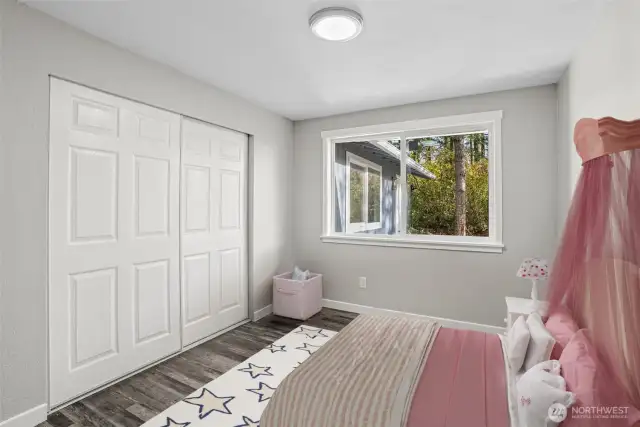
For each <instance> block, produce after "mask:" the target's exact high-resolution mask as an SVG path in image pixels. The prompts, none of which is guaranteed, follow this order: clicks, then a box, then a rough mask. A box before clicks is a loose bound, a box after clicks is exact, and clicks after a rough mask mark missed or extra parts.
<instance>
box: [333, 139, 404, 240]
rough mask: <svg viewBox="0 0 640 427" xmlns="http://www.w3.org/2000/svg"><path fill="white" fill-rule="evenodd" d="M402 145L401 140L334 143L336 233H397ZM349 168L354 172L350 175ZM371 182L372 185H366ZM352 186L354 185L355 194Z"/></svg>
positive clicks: (334, 213)
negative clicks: (366, 177)
mask: <svg viewBox="0 0 640 427" xmlns="http://www.w3.org/2000/svg"><path fill="white" fill-rule="evenodd" d="M398 147H399V140H396V141H394V140H362V141H353V142H338V143H336V144H334V148H333V149H334V158H335V163H334V177H335V180H334V195H335V196H334V205H333V207H332V211H333V216H334V231H335V232H336V233H368V234H394V233H396V230H397V229H398V226H397V221H398V219H397V213H396V212H397V209H396V206H395V200H396V192H397V191H398V190H397V187H398V185H397V183H398V178H397V177H398V176H399V175H400V150H399V148H398ZM347 169H349V170H351V171H352V172H350V173H349V175H348V176H347ZM365 173H366V174H368V175H367V176H368V181H367V180H365V175H364V174H365ZM367 182H369V184H368V185H367V186H366V188H364V186H365V185H366V183H367ZM350 187H351V188H354V191H352V192H351V193H349V188H350ZM367 195H368V196H367ZM347 201H348V203H347ZM365 202H366V203H367V204H366V205H365ZM347 204H348V205H349V210H348V212H347ZM358 206H360V208H358ZM351 224H360V225H359V226H351Z"/></svg>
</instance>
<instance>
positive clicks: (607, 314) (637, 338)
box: [548, 118, 640, 408]
mask: <svg viewBox="0 0 640 427" xmlns="http://www.w3.org/2000/svg"><path fill="white" fill-rule="evenodd" d="M575 143H576V148H577V150H578V153H579V154H580V155H581V157H582V159H583V161H584V163H583V168H582V173H581V176H580V179H579V182H578V185H577V188H576V190H575V193H574V198H573V202H572V206H571V209H570V212H569V215H568V218H567V221H566V224H565V229H564V235H563V239H562V243H561V245H560V248H559V251H558V254H557V255H556V259H555V262H554V264H553V268H552V271H551V276H550V279H549V291H548V299H549V305H550V309H549V311H550V314H551V313H553V312H555V311H557V310H561V309H562V307H563V306H564V307H566V308H567V309H568V310H569V311H570V312H571V314H572V316H573V318H574V320H575V321H576V323H577V324H578V326H579V327H580V328H586V329H588V332H589V336H590V338H591V341H592V344H593V345H594V347H595V349H596V350H597V353H598V357H599V361H598V371H599V372H598V376H597V378H596V379H597V381H598V384H597V391H598V398H599V399H600V400H599V404H601V405H622V404H624V403H626V402H628V403H630V404H631V405H632V406H635V407H636V408H640V121H635V122H622V121H618V120H614V119H611V118H605V119H600V120H593V119H583V120H581V121H580V122H578V125H577V126H576V132H575Z"/></svg>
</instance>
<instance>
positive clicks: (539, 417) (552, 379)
mask: <svg viewBox="0 0 640 427" xmlns="http://www.w3.org/2000/svg"><path fill="white" fill-rule="evenodd" d="M574 401H575V395H574V394H573V393H571V392H568V391H566V384H565V381H564V379H563V378H562V377H561V376H560V362H558V361H557V360H547V361H544V362H541V363H538V364H537V365H535V366H533V367H532V368H531V369H529V370H528V371H527V372H526V373H525V374H524V375H523V376H522V377H521V378H520V380H519V381H518V418H519V419H520V423H519V424H520V426H521V427H547V426H554V425H557V423H555V422H553V421H551V420H550V418H549V408H551V406H552V405H553V404H556V403H559V404H561V405H564V406H565V407H566V408H569V407H570V406H571V405H572V404H573V402H574Z"/></svg>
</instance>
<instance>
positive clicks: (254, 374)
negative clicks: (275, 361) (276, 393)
mask: <svg viewBox="0 0 640 427" xmlns="http://www.w3.org/2000/svg"><path fill="white" fill-rule="evenodd" d="M270 369H271V366H258V365H254V364H253V363H251V362H249V366H248V367H247V368H242V369H238V371H240V372H247V373H248V374H249V375H251V378H253V379H256V378H258V377H259V376H260V375H264V376H269V377H272V376H273V374H272V373H271V372H269V370H270Z"/></svg>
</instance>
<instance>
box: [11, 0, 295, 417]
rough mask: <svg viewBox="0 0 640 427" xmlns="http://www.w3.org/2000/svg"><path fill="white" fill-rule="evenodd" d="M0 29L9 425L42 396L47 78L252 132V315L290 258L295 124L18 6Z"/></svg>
mask: <svg viewBox="0 0 640 427" xmlns="http://www.w3.org/2000/svg"><path fill="white" fill-rule="evenodd" d="M0 22H1V26H2V33H1V37H2V46H1V52H0V53H1V56H2V58H1V60H2V63H1V66H2V68H1V72H2V82H1V84H0V91H1V92H0V105H1V107H2V111H1V114H0V117H1V119H0V120H2V122H1V123H0V138H1V140H0V142H1V143H0V147H2V151H0V158H1V160H2V164H1V165H0V167H1V169H2V174H1V175H0V177H1V179H0V196H1V198H0V200H2V202H1V203H2V205H1V209H0V215H1V218H0V232H1V233H0V250H1V251H0V260H1V264H0V266H1V267H2V269H1V270H0V274H1V276H0V280H1V281H0V324H1V325H2V331H1V332H2V336H1V337H0V363H1V366H0V387H1V390H0V395H1V399H0V403H1V409H2V414H1V416H0V419H7V418H9V417H11V416H13V415H16V414H18V413H21V412H23V411H26V410H28V409H30V408H32V407H34V406H36V405H39V404H42V403H45V402H46V395H47V394H46V393H47V387H46V383H47V358H46V355H47V350H46V348H47V346H46V344H47V327H46V318H47V314H46V313H47V306H46V301H47V297H46V290H47V180H48V136H49V130H48V117H49V74H53V75H56V76H59V77H63V78H66V79H70V80H73V81H75V82H78V83H82V84H85V85H88V86H92V87H95V88H98V89H101V90H104V91H107V92H111V93H114V94H116V95H121V96H125V97H129V98H132V99H134V100H139V101H142V102H145V103H148V104H151V105H154V106H158V107H161V108H166V109H169V110H172V111H175V112H178V113H183V114H186V115H189V116H193V117H196V118H199V119H202V120H205V121H208V122H211V123H216V124H219V125H223V126H226V127H229V128H233V129H237V130H239V131H242V132H246V133H249V134H252V135H254V146H255V153H254V164H253V174H254V176H255V186H254V188H253V194H252V195H253V207H252V209H253V211H252V214H253V220H254V221H253V228H252V230H250V231H251V233H252V234H253V246H252V251H251V256H252V260H253V264H252V268H251V274H252V277H253V285H254V293H253V296H252V299H251V300H252V301H251V302H252V303H253V307H254V309H258V308H261V307H263V306H266V305H268V304H269V303H270V302H271V287H270V285H271V277H272V275H273V274H274V273H276V272H278V271H280V270H282V269H284V268H290V264H291V261H292V253H291V226H290V223H291V197H290V196H291V184H290V183H291V178H292V164H293V147H292V141H293V126H292V123H291V122H290V121H289V120H287V119H284V118H282V117H280V116H277V115H275V114H272V113H269V112H267V111H265V110H263V109H261V108H259V107H256V106H254V105H252V104H250V103H248V102H247V101H244V100H243V99H240V98H238V97H236V96H234V95H231V94H229V93H226V92H223V91H221V90H218V89H216V88H213V87H211V86H208V85H205V84H202V83H199V82H197V81H195V80H193V79H191V78H188V77H186V76H184V75H182V74H179V73H178V72H177V71H175V70H173V69H171V68H168V67H165V66H162V65H160V64H158V63H155V62H152V61H149V60H146V59H143V58H141V57H139V56H136V55H133V54H131V53H129V52H128V51H125V50H122V49H119V48H117V47H115V46H113V45H111V44H108V43H106V42H103V41H100V40H98V39H96V38H94V37H92V36H90V35H88V34H86V33H83V32H81V31H79V30H75V29H73V28H71V27H69V26H67V25H66V24H64V23H62V22H59V21H57V20H55V19H53V18H50V17H48V16H46V15H44V14H42V13H40V12H37V11H35V10H32V9H29V8H27V7H25V6H22V5H17V4H16V3H15V1H14V0H1V1H0ZM221 66H224V64H221ZM256 66H257V67H259V66H260V64H256Z"/></svg>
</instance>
